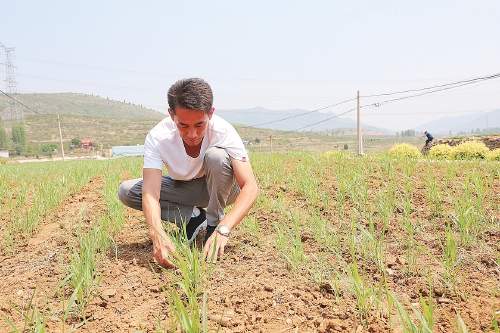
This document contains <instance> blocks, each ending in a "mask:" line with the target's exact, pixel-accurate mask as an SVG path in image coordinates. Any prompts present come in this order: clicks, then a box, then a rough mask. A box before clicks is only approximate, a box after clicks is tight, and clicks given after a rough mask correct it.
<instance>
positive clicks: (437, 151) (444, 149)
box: [429, 144, 454, 160]
mask: <svg viewBox="0 0 500 333" xmlns="http://www.w3.org/2000/svg"><path fill="white" fill-rule="evenodd" d="M453 152H454V148H453V147H452V146H449V145H447V144H439V145H435V146H433V147H432V148H431V150H430V151H429V156H430V157H432V158H435V159H438V160H448V159H452V158H453Z"/></svg>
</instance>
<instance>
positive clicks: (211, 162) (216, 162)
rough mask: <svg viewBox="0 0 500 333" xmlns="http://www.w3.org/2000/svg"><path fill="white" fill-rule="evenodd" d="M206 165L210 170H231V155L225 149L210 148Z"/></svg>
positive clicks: (205, 159) (205, 161)
mask: <svg viewBox="0 0 500 333" xmlns="http://www.w3.org/2000/svg"><path fill="white" fill-rule="evenodd" d="M204 165H205V168H209V169H218V168H221V167H222V168H224V167H229V168H230V167H231V160H230V159H229V154H228V153H227V152H226V151H225V150H224V149H223V148H218V147H210V148H208V149H207V151H206V152H205V158H204Z"/></svg>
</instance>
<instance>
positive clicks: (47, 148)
mask: <svg viewBox="0 0 500 333" xmlns="http://www.w3.org/2000/svg"><path fill="white" fill-rule="evenodd" d="M58 147H59V146H58V145H56V144H55V143H44V144H42V146H41V147H40V150H41V151H42V153H43V154H45V155H49V156H50V157H52V154H54V152H56V151H57V148H58Z"/></svg>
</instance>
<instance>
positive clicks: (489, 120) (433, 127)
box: [416, 109, 500, 134]
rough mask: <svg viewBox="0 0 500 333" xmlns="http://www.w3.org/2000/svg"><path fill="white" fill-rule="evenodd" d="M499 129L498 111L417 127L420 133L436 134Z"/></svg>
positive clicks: (456, 117) (448, 118) (445, 119)
mask: <svg viewBox="0 0 500 333" xmlns="http://www.w3.org/2000/svg"><path fill="white" fill-rule="evenodd" d="M487 128H500V109H498V110H493V111H489V112H478V113H469V114H466V115H461V116H454V117H444V118H440V119H438V120H433V121H430V122H427V123H425V124H422V125H420V126H418V127H417V128H416V129H417V130H420V131H424V130H428V131H429V132H431V133H436V134H448V133H449V132H450V131H451V132H453V133H458V132H469V131H471V130H476V129H481V130H483V129H487Z"/></svg>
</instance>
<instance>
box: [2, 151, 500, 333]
mask: <svg viewBox="0 0 500 333" xmlns="http://www.w3.org/2000/svg"><path fill="white" fill-rule="evenodd" d="M251 160H252V165H253V167H254V171H255V173H256V176H257V178H258V183H259V186H260V188H261V194H260V197H259V198H258V201H257V203H256V204H255V206H254V207H253V209H252V210H251V213H250V214H249V216H248V217H247V218H245V220H244V221H243V222H242V224H241V225H240V227H238V228H237V229H236V230H235V231H234V233H233V234H232V236H231V240H230V243H229V247H228V248H227V249H226V254H225V256H224V258H223V260H222V261H221V262H219V263H217V264H206V263H204V262H203V261H202V260H201V259H200V257H199V250H198V249H197V248H194V249H193V248H190V247H189V246H186V245H185V242H183V240H182V236H181V235H177V233H175V231H174V229H173V227H172V226H171V225H170V226H167V229H168V230H170V232H171V233H172V237H173V238H175V239H176V242H178V255H176V256H175V262H176V264H177V267H178V270H176V271H167V270H163V269H161V268H160V267H159V266H157V265H156V264H155V263H154V262H153V261H152V255H151V250H152V245H151V241H150V240H149V237H148V233H147V228H146V225H145V223H144V218H143V217H142V214H141V212H137V211H133V210H130V209H128V208H125V207H124V206H122V205H121V204H120V203H119V202H118V200H117V196H116V189H117V186H118V184H119V183H120V181H121V180H125V179H129V178H132V177H138V176H139V175H140V173H141V164H142V161H141V160H140V159H115V160H106V161H78V162H75V161H67V162H48V163H37V164H31V165H27V164H23V165H20V164H11V165H2V166H0V221H1V223H0V236H1V239H0V240H1V243H0V244H1V247H0V276H1V277H2V279H1V280H0V290H1V291H2V292H1V294H0V331H1V332H4V331H14V332H15V331H19V332H22V331H34V332H44V331H46V332H54V331H56V332H59V331H64V332H72V331H78V332H115V331H116V332H124V331H133V332H136V331H144V332H146V331H148V332H149V331H155V332H165V331H167V332H175V331H186V332H203V331H210V332H259V331H260V332H336V331H339V332H343V331H350V332H358V333H359V332H386V331H394V332H484V331H492V332H495V331H497V332H498V330H499V328H498V326H499V322H498V321H499V316H500V313H499V311H500V289H499V287H500V270H499V264H500V209H499V199H498V198H500V164H499V163H498V162H486V161H473V162H471V161H430V160H418V161H417V160H396V159H390V158H388V157H387V156H385V155H383V154H377V155H368V156H364V157H356V156H354V155H350V154H348V153H330V154H328V153H327V154H325V153H323V154H320V153H316V152H289V153H286V152H274V153H273V154H270V153H264V152H261V153H259V152H255V153H253V154H252V156H251ZM229 209H230V208H229ZM198 243H199V242H198ZM198 245H199V244H198Z"/></svg>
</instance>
